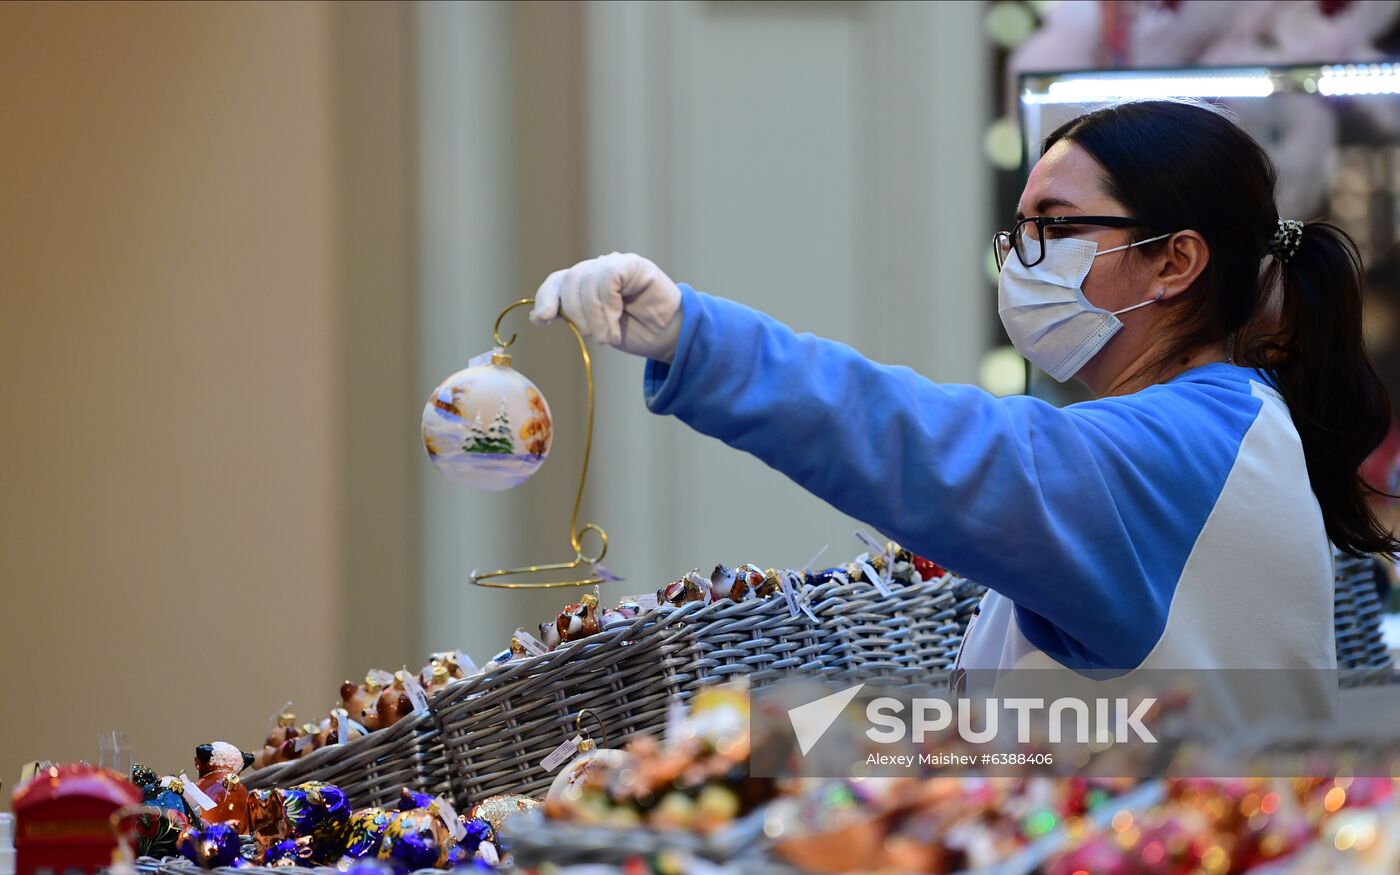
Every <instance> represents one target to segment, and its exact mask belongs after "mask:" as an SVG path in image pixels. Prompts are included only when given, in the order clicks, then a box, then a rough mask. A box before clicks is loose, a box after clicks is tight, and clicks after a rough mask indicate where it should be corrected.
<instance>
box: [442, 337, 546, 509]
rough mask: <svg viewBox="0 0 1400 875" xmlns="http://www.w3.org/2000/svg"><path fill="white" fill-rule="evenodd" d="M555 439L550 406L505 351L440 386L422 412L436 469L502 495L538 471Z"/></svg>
mask: <svg viewBox="0 0 1400 875" xmlns="http://www.w3.org/2000/svg"><path fill="white" fill-rule="evenodd" d="M553 439H554V420H553V418H552V417H551V416H550V414H549V404H548V403H547V402H546V401H545V400H544V396H543V395H541V394H540V390H539V389H538V388H536V386H535V384H534V383H532V382H530V381H529V380H528V379H527V378H526V377H525V376H524V375H523V374H521V373H520V372H519V371H517V370H515V369H514V368H512V367H511V366H510V356H509V355H507V354H506V353H505V351H504V350H503V349H498V350H497V351H496V352H494V353H492V354H491V360H490V361H489V362H488V363H486V364H480V365H476V366H474V367H469V368H465V369H463V370H460V371H458V372H457V373H455V374H453V375H452V376H450V377H448V378H447V379H446V380H443V381H442V384H441V385H439V386H438V387H437V388H436V389H434V390H433V394H432V396H431V397H429V398H428V403H427V404H426V405H424V407H423V445H424V446H425V447H426V448H427V450H428V458H430V459H432V460H433V464H434V465H436V466H437V467H438V470H439V471H441V472H442V473H444V474H446V475H447V476H448V477H449V478H451V479H452V480H454V481H456V482H457V483H462V484H464V485H466V486H474V487H476V488H477V489H485V490H488V491H490V492H501V491H503V490H506V489H514V488H515V487H516V486H519V485H520V484H522V483H524V482H525V481H526V480H528V479H530V477H531V476H532V475H533V474H534V473H535V472H536V471H538V470H539V469H540V465H541V464H543V463H544V460H545V457H546V456H548V455H549V448H550V444H551V443H552V442H553Z"/></svg>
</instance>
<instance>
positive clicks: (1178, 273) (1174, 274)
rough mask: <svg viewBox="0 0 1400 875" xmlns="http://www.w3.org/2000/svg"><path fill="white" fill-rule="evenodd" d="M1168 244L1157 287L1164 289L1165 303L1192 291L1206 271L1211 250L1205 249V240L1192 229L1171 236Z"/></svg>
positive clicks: (1158, 273) (1163, 255) (1159, 271)
mask: <svg viewBox="0 0 1400 875" xmlns="http://www.w3.org/2000/svg"><path fill="white" fill-rule="evenodd" d="M1166 244H1167V248H1166V251H1165V252H1164V253H1163V254H1162V256H1161V258H1162V265H1161V267H1160V268H1159V269H1158V271H1157V279H1156V282H1155V285H1156V286H1157V287H1158V288H1159V289H1161V290H1162V299H1163V300H1171V299H1172V298H1175V297H1176V296H1177V295H1180V294H1182V293H1183V292H1185V291H1186V290H1187V289H1189V288H1191V285H1192V284H1193V283H1195V282H1196V278H1197V277H1199V276H1200V275H1201V272H1202V271H1204V270H1205V269H1206V265H1207V264H1209V263H1210V247H1208V246H1206V238H1204V237H1202V236H1201V235H1200V234H1199V233H1197V232H1196V231H1192V230H1190V229H1189V228H1188V229H1187V230H1185V231H1178V232H1176V233H1175V234H1173V235H1172V236H1171V237H1168V238H1167V240H1166Z"/></svg>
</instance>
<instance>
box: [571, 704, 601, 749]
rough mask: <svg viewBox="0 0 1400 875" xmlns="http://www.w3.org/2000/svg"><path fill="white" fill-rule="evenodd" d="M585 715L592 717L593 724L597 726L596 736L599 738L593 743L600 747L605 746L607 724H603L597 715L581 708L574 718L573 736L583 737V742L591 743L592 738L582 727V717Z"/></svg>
mask: <svg viewBox="0 0 1400 875" xmlns="http://www.w3.org/2000/svg"><path fill="white" fill-rule="evenodd" d="M585 714H586V715H588V716H589V717H592V718H593V722H595V723H597V724H598V735H599V736H600V738H599V741H597V742H594V743H595V744H600V745H604V744H607V743H608V724H606V723H604V722H603V718H602V717H599V716H598V715H597V714H595V713H594V712H593V711H591V710H589V709H588V708H582V709H580V710H579V712H578V715H577V716H576V717H574V734H575V735H581V736H583V740H584V741H593V736H591V735H589V734H588V730H587V729H585V728H584V726H583V718H584V715H585Z"/></svg>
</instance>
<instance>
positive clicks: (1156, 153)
mask: <svg viewBox="0 0 1400 875" xmlns="http://www.w3.org/2000/svg"><path fill="white" fill-rule="evenodd" d="M1061 140H1069V141H1071V142H1073V143H1074V144H1076V145H1078V146H1079V147H1080V148H1082V149H1084V151H1086V152H1088V153H1089V155H1091V156H1092V157H1093V158H1094V159H1095V160H1096V161H1098V163H1099V164H1100V165H1101V166H1102V167H1103V169H1104V172H1105V180H1104V182H1105V187H1106V190H1107V192H1108V194H1109V195H1111V196H1112V197H1113V198H1114V199H1116V200H1117V201H1118V202H1119V203H1121V204H1123V206H1124V207H1126V208H1127V210H1128V212H1129V213H1130V214H1131V215H1132V216H1133V217H1134V218H1136V219H1139V220H1140V221H1141V222H1143V230H1142V231H1141V232H1139V233H1136V234H1135V235H1134V236H1135V239H1137V240H1144V239H1146V238H1147V237H1149V236H1154V235H1156V234H1160V233H1162V232H1164V231H1179V230H1182V229H1186V228H1190V229H1193V230H1195V231H1197V232H1198V233H1200V234H1201V236H1202V237H1204V238H1205V241H1206V245H1207V246H1208V247H1209V249H1210V258H1209V261H1208V263H1207V265H1206V267H1205V269H1204V270H1203V271H1202V272H1201V275H1200V276H1199V277H1198V278H1197V279H1196V282H1195V284H1194V285H1193V286H1192V288H1191V289H1190V291H1189V293H1188V294H1187V295H1185V296H1183V297H1184V300H1183V301H1182V303H1181V304H1180V305H1179V309H1178V315H1177V317H1176V322H1175V325H1174V326H1173V328H1174V330H1173V332H1172V342H1171V344H1170V345H1169V346H1168V347H1167V348H1166V350H1165V352H1164V353H1163V354H1162V355H1161V357H1160V358H1159V359H1158V361H1157V362H1156V364H1155V366H1156V367H1157V368H1159V369H1161V370H1163V371H1165V370H1166V369H1168V368H1170V367H1171V365H1172V363H1173V362H1175V361H1179V360H1181V359H1182V357H1184V356H1186V355H1187V354H1189V353H1190V352H1192V351H1195V350H1197V349H1199V348H1200V347H1202V346H1205V345H1208V344H1221V343H1229V344H1231V345H1232V355H1233V357H1234V360H1235V362H1236V363H1238V364H1241V365H1244V366H1247V367H1253V368H1256V369H1258V370H1259V371H1261V372H1262V373H1263V374H1264V375H1265V376H1266V378H1267V379H1268V380H1269V381H1270V382H1271V383H1272V384H1273V385H1274V387H1275V388H1277V389H1278V391H1279V393H1280V394H1281V395H1283V398H1284V400H1285V401H1286V402H1287V403H1288V409H1289V412H1290V413H1291V415H1292V417H1293V424H1294V426H1295V427H1296V428H1297V430H1298V436H1299V437H1300V438H1302V443H1303V453H1304V455H1305V456H1306V458H1307V466H1308V477H1309V479H1310V480H1311V483H1312V489H1313V493H1314V494H1316V495H1317V500H1318V503H1319V504H1320V505H1321V507H1322V516H1323V519H1324V521H1325V522H1326V525H1327V534H1328V537H1330V538H1331V540H1332V543H1333V544H1335V545H1336V546H1337V548H1338V549H1340V550H1341V551H1342V552H1343V553H1346V554H1348V555H1353V556H1355V555H1360V554H1364V553H1393V552H1397V551H1400V540H1397V539H1396V537H1395V534H1394V533H1392V532H1389V531H1387V530H1386V529H1385V527H1384V526H1382V525H1381V523H1380V522H1379V521H1378V520H1377V519H1376V517H1375V515H1374V514H1373V513H1372V512H1371V510H1370V508H1369V507H1368V506H1367V504H1366V496H1367V495H1368V494H1373V493H1374V490H1373V489H1372V488H1371V487H1370V486H1368V485H1367V484H1365V483H1364V482H1363V481H1362V479H1361V477H1360V474H1359V473H1358V469H1359V468H1360V467H1361V463H1362V461H1363V460H1364V459H1365V458H1366V456H1368V455H1369V454H1370V453H1371V451H1372V450H1374V449H1375V448H1376V447H1377V446H1379V445H1380V442H1381V441H1382V440H1383V439H1384V437H1385V434H1386V431H1387V430H1388V429H1389V427H1390V416H1391V408H1390V399H1389V397H1388V396H1387V395H1386V391H1385V387H1384V386H1383V385H1382V383H1381V380H1380V377H1379V376H1377V374H1376V371H1375V368H1374V367H1372V365H1371V361H1370V359H1369V358H1368V357H1367V355H1366V350H1365V347H1364V346H1363V344H1362V337H1361V289H1362V275H1363V274H1362V267H1361V257H1360V255H1359V254H1358V253H1357V251H1356V246H1355V244H1354V243H1352V241H1351V238H1350V237H1348V236H1347V235H1346V233H1345V232H1343V231H1342V230H1341V229H1340V228H1337V227H1335V226H1333V225H1330V224H1327V223H1325V222H1308V223H1306V224H1305V225H1304V226H1303V232H1302V240H1301V242H1300V243H1299V245H1298V247H1297V249H1296V251H1295V252H1294V253H1293V254H1292V257H1291V258H1289V259H1288V261H1287V263H1286V264H1285V263H1282V262H1280V261H1279V260H1277V259H1274V258H1270V259H1269V262H1268V263H1267V264H1266V265H1261V262H1263V259H1264V257H1265V255H1266V254H1267V248H1268V246H1269V242H1270V240H1271V239H1272V238H1273V236H1274V233H1275V231H1276V230H1277V229H1278V222H1279V215H1278V208H1277V207H1276V206H1275V205H1274V183H1275V180H1276V177H1277V174H1276V172H1275V170H1274V165H1273V162H1272V161H1270V160H1269V156H1268V155H1267V154H1266V153H1265V152H1264V150H1263V148H1262V147H1261V146H1260V145H1259V144H1258V143H1256V142H1255V141H1254V139H1253V138H1252V137H1250V136H1249V134H1247V133H1245V132H1244V130H1243V129H1241V128H1240V127H1239V126H1238V125H1236V124H1235V123H1234V122H1232V121H1231V120H1230V119H1229V118H1227V117H1226V116H1225V115H1223V114H1222V113H1221V112H1219V111H1218V110H1216V109H1214V108H1212V107H1209V106H1206V105H1201V104H1195V103H1187V102H1179V101H1165V100H1154V101H1141V102H1133V103H1123V104H1118V105H1115V106H1110V107H1106V108H1104V109H1099V110H1095V111H1093V112H1090V113H1088V114H1087V115H1082V116H1079V117H1078V118H1076V119H1073V120H1072V121H1070V122H1068V123H1067V124H1065V125H1063V126H1061V127H1060V128H1059V129H1057V130H1056V131H1055V132H1054V133H1052V134H1051V135H1050V136H1049V137H1047V138H1046V140H1045V145H1044V148H1045V149H1046V150H1048V149H1049V148H1050V147H1051V146H1053V145H1054V144H1055V143H1057V142H1059V141H1061ZM1289 218H1291V217H1289ZM1165 242H1166V241H1163V243H1161V244H1147V245H1145V246H1143V247H1141V249H1140V250H1138V251H1141V250H1142V249H1149V248H1155V247H1156V246H1160V245H1165ZM1275 289H1279V290H1281V296H1280V297H1279V299H1278V300H1277V302H1276V308H1277V318H1276V319H1275V318H1274V317H1273V316H1272V315H1271V313H1270V311H1271V310H1273V309H1274V307H1273V306H1271V305H1270V301H1271V299H1272V298H1273V296H1274V290H1275Z"/></svg>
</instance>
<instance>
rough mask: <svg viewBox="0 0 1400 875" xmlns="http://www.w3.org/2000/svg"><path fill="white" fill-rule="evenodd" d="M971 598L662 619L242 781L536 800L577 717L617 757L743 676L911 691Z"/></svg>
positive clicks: (870, 592)
mask: <svg viewBox="0 0 1400 875" xmlns="http://www.w3.org/2000/svg"><path fill="white" fill-rule="evenodd" d="M980 591H981V590H980V587H977V586H976V585H975V584H969V583H968V582H967V581H964V580H961V579H960V578H955V577H952V576H946V577H944V578H941V579H939V580H937V581H930V582H928V583H922V584H903V583H899V582H895V583H893V584H891V593H890V595H888V596H882V595H880V593H879V592H878V590H876V588H875V587H874V586H873V585H871V584H868V583H863V582H856V583H846V582H841V581H838V580H833V581H829V582H826V583H823V584H820V585H818V586H816V587H814V588H812V589H811V590H810V591H809V592H807V593H806V596H805V599H804V601H805V603H806V604H807V605H808V607H809V608H810V609H811V610H812V612H813V614H815V616H816V617H817V622H814V621H813V620H812V619H811V617H809V616H808V615H807V614H806V613H803V612H799V613H798V614H797V615H796V616H794V615H793V614H792V612H791V610H790V609H789V607H788V604H787V600H786V599H784V598H781V597H776V598H770V599H765V600H752V601H743V602H737V603H736V602H732V601H729V600H728V599H725V600H723V601H720V602H716V603H713V604H708V605H701V604H687V605H684V606H682V607H679V608H670V607H664V606H663V607H662V608H661V609H659V610H656V611H653V612H651V613H648V614H644V615H642V616H640V617H636V618H634V619H631V620H628V621H625V622H620V623H615V624H613V625H611V626H609V627H607V628H606V629H604V630H603V631H601V632H600V633H598V634H597V635H593V636H591V637H589V638H587V639H584V640H581V641H576V642H572V643H569V644H565V645H564V646H562V647H559V648H557V649H555V650H553V651H551V652H549V653H546V654H542V655H540V656H533V657H528V658H524V659H516V660H512V661H511V662H508V663H505V664H504V665H501V666H498V667H495V668H493V669H491V670H490V671H487V672H484V673H482V674H478V675H475V676H473V677H470V678H467V679H465V680H461V681H457V682H454V683H453V684H452V685H450V686H449V687H447V688H446V689H444V690H443V691H441V692H440V693H438V694H437V695H436V696H435V697H434V698H433V699H432V701H431V702H430V713H428V714H422V715H414V716H412V717H409V718H407V719H405V720H402V721H400V722H399V723H397V724H395V725H394V726H392V727H390V728H389V729H385V730H381V731H379V732H374V733H371V734H370V735H368V736H364V737H362V738H357V739H354V740H353V741H351V742H349V743H348V744H345V745H334V746H331V747H326V748H322V749H321V750H318V751H315V752H314V753H311V754H309V755H308V756H306V757H304V758H302V759H298V760H293V761H291V762H287V763H279V764H277V765H274V766H269V767H267V768H264V769H260V770H258V771H256V772H252V773H249V774H248V775H246V776H244V783H245V784H246V785H247V786H248V787H250V788H253V789H257V788H265V787H291V786H295V785H296V784H300V783H303V782H306V781H324V782H327V783H332V784H336V785H337V786H339V787H341V789H343V790H345V792H346V795H347V796H348V797H349V799H350V801H351V804H352V805H354V806H356V807H363V806H367V805H386V804H392V803H393V802H394V801H395V800H396V799H397V798H398V796H399V793H400V791H401V789H402V788H403V787H412V788H414V789H416V790H419V791H422V792H431V793H443V794H446V795H449V796H450V797H451V798H452V800H453V802H454V804H456V805H457V806H459V807H466V806H470V805H472V804H474V803H476V802H478V801H480V800H481V799H484V798H486V797H488V796H493V795H496V794H498V793H536V792H540V791H542V790H543V789H545V788H546V787H548V786H549V783H550V781H551V780H552V779H553V775H552V774H550V773H548V772H546V771H545V770H544V769H543V768H542V767H541V766H540V765H539V763H540V760H542V759H543V758H544V757H545V756H546V755H548V754H549V753H550V751H552V750H553V749H554V748H555V747H556V746H557V745H558V744H559V743H561V742H563V741H565V740H567V739H569V738H571V737H572V736H573V734H574V731H575V720H576V719H577V718H578V716H579V714H580V712H581V711H582V710H583V709H585V708H586V709H588V711H589V712H590V713H591V715H593V716H592V717H590V718H588V719H587V720H586V721H585V728H587V729H588V732H589V734H590V735H591V736H592V737H593V738H594V739H595V740H599V741H606V743H607V744H610V745H617V744H620V743H621V742H622V740H623V739H625V738H626V737H628V736H630V735H632V734H634V733H637V732H644V731H653V732H654V731H657V730H659V729H661V728H662V726H663V725H664V723H665V719H666V710H667V706H668V704H669V703H670V701H671V699H672V698H673V697H679V698H681V699H685V698H688V697H689V696H690V694H691V693H692V692H693V691H694V690H695V689H697V688H699V687H702V686H705V685H708V684H713V683H719V682H722V681H725V680H727V679H731V678H734V677H737V676H741V675H742V676H744V677H746V678H748V679H749V681H750V683H752V684H754V685H755V686H762V685H764V684H768V683H771V682H773V681H775V680H777V679H779V678H782V677H785V676H789V675H802V676H806V677H813V676H815V677H820V676H822V675H825V674H831V673H835V672H840V673H841V674H842V676H843V677H850V676H853V675H859V676H867V675H868V676H872V677H873V676H876V675H882V674H883V675H886V676H888V675H889V674H890V673H902V674H907V675H909V676H910V677H911V679H913V678H918V677H921V676H924V675H926V674H927V673H928V672H931V671H938V670H943V669H946V668H948V667H949V666H950V665H951V663H952V660H953V657H954V656H955V655H956V653H957V647H958V643H959V641H960V640H961V637H962V630H963V629H964V628H965V627H966V624H967V619H968V617H969V616H970V614H971V610H972V607H973V606H975V605H976V602H977V600H978V598H980ZM604 735H606V739H603V738H601V736H604Z"/></svg>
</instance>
